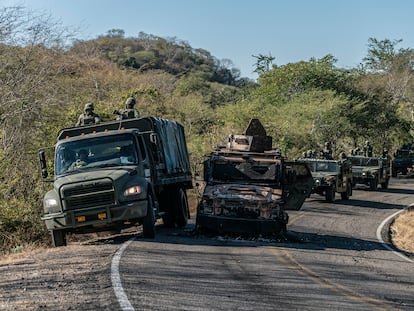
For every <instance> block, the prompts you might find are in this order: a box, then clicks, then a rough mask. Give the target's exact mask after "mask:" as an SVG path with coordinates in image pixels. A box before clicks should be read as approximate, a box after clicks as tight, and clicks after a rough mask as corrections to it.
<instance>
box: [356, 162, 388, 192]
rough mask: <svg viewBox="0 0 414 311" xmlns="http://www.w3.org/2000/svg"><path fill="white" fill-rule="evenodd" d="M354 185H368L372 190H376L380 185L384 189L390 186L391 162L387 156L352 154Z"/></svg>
mask: <svg viewBox="0 0 414 311" xmlns="http://www.w3.org/2000/svg"><path fill="white" fill-rule="evenodd" d="M350 160H351V163H352V174H353V177H352V186H353V187H355V186H356V185H357V184H362V185H367V186H369V188H370V190H376V189H377V188H378V185H379V184H380V185H381V188H382V189H387V188H388V183H389V180H390V163H389V161H387V158H377V157H364V156H351V157H350Z"/></svg>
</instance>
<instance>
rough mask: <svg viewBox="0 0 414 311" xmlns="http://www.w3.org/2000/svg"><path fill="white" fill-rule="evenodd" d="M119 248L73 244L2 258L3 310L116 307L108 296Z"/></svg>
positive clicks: (0, 296) (0, 297)
mask: <svg viewBox="0 0 414 311" xmlns="http://www.w3.org/2000/svg"><path fill="white" fill-rule="evenodd" d="M118 247H119V244H117V243H115V244H109V243H108V244H102V245H99V244H98V245H96V244H95V245H80V244H73V245H72V244H71V245H69V246H67V247H61V248H50V249H36V250H33V251H30V252H24V253H21V254H13V255H9V256H7V257H4V258H1V260H0V275H1V277H0V310H7V311H8V310H10V311H11V310H98V309H100V310H116V309H117V308H119V306H118V304H117V303H116V300H115V298H114V299H108V298H110V297H112V296H113V297H114V294H113V289H112V284H111V280H110V267H111V259H112V256H113V254H114V253H115V252H116V250H117V248H118ZM51 258H53V260H50V259H51ZM80 297H82V300H79V299H78V298H80Z"/></svg>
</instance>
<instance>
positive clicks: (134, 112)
mask: <svg viewBox="0 0 414 311" xmlns="http://www.w3.org/2000/svg"><path fill="white" fill-rule="evenodd" d="M135 104H136V100H135V98H134V97H129V98H128V99H127V100H126V101H125V109H122V110H121V111H117V110H115V111H114V114H117V115H118V117H117V120H125V119H134V118H139V116H140V114H139V111H138V109H136V108H134V106H135Z"/></svg>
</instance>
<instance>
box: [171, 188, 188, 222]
mask: <svg viewBox="0 0 414 311" xmlns="http://www.w3.org/2000/svg"><path fill="white" fill-rule="evenodd" d="M175 194H176V197H175V200H174V214H175V223H176V224H177V227H178V228H182V227H184V226H185V225H186V224H187V222H188V218H189V210H188V201H187V194H186V192H185V190H183V189H182V188H180V189H179V190H178V191H176V192H175Z"/></svg>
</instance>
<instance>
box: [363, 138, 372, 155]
mask: <svg viewBox="0 0 414 311" xmlns="http://www.w3.org/2000/svg"><path fill="white" fill-rule="evenodd" d="M363 150H364V157H372V146H371V144H370V143H369V141H368V140H367V141H365V145H364V149H363Z"/></svg>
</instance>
